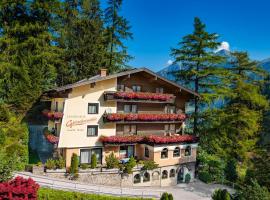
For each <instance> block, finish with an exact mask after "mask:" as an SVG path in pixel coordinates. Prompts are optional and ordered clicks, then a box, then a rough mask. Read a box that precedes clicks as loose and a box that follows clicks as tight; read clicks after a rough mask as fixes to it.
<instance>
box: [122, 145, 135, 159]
mask: <svg viewBox="0 0 270 200" xmlns="http://www.w3.org/2000/svg"><path fill="white" fill-rule="evenodd" d="M119 153H120V158H121V159H123V158H130V157H131V156H133V157H134V146H133V145H129V146H120V152H119Z"/></svg>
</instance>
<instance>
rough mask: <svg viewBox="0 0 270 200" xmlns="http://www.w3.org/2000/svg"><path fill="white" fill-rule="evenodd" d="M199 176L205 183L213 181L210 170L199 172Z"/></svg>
mask: <svg viewBox="0 0 270 200" xmlns="http://www.w3.org/2000/svg"><path fill="white" fill-rule="evenodd" d="M198 176H199V179H200V180H201V181H202V182H204V183H210V182H212V177H211V175H210V174H209V173H208V172H206V171H201V172H199V175H198Z"/></svg>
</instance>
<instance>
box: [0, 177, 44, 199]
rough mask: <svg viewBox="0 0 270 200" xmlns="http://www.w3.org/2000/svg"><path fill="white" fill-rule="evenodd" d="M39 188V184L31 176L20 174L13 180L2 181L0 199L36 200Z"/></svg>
mask: <svg viewBox="0 0 270 200" xmlns="http://www.w3.org/2000/svg"><path fill="white" fill-rule="evenodd" d="M38 188H39V185H38V184H37V183H35V182H34V181H33V180H32V179H31V178H29V179H24V178H23V177H19V176H18V177H16V178H15V179H13V180H11V181H8V182H3V183H0V199H28V200H36V199H37V190H38Z"/></svg>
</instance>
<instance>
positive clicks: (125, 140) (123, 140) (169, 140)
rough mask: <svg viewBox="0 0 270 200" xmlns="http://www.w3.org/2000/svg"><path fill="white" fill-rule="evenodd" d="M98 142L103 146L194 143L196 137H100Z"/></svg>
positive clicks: (196, 140)
mask: <svg viewBox="0 0 270 200" xmlns="http://www.w3.org/2000/svg"><path fill="white" fill-rule="evenodd" d="M100 141H101V142H103V143H104V144H134V143H140V144H173V143H195V142H198V137H195V136H193V135H174V136H158V135H149V136H137V135H133V136H109V137H105V136H101V137H100Z"/></svg>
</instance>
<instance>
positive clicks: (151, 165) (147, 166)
mask: <svg viewBox="0 0 270 200" xmlns="http://www.w3.org/2000/svg"><path fill="white" fill-rule="evenodd" d="M156 168H158V164H156V163H155V161H153V160H145V161H144V162H143V167H142V170H153V169H156Z"/></svg>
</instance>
